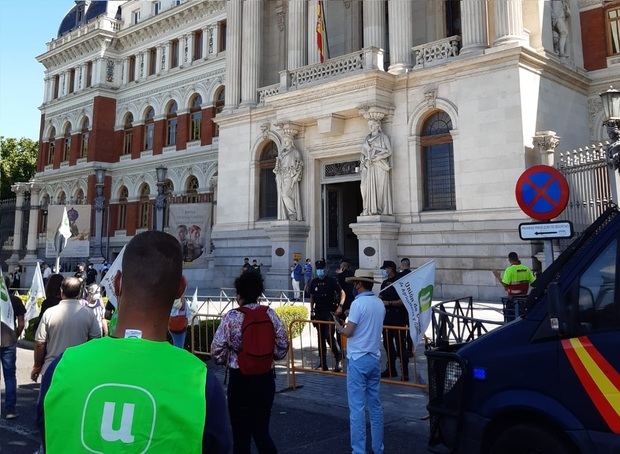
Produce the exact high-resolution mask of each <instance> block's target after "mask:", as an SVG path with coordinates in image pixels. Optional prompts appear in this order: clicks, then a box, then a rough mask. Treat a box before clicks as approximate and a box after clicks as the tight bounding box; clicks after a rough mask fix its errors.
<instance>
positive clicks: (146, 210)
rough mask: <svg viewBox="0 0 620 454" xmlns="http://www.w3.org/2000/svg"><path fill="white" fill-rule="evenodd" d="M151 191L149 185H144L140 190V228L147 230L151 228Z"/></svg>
mask: <svg viewBox="0 0 620 454" xmlns="http://www.w3.org/2000/svg"><path fill="white" fill-rule="evenodd" d="M149 194H150V190H149V187H148V185H146V184H144V185H142V188H141V189H140V225H139V228H141V229H146V228H149V214H150V207H151V204H150V201H149Z"/></svg>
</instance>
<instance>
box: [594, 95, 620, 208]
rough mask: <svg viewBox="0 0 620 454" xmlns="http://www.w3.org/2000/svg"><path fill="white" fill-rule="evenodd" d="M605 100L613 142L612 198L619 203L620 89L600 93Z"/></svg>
mask: <svg viewBox="0 0 620 454" xmlns="http://www.w3.org/2000/svg"><path fill="white" fill-rule="evenodd" d="M599 96H600V97H601V101H602V102H603V112H604V114H605V118H604V120H603V125H605V127H606V128H607V135H608V136H609V140H610V141H611V143H610V144H609V145H608V146H607V169H608V172H609V173H608V175H609V185H610V190H611V199H612V201H613V202H614V203H615V204H616V205H618V204H619V202H620V197H619V195H620V194H619V190H620V174H619V173H618V170H619V169H620V91H618V90H616V89H615V88H614V87H609V90H607V91H605V92H603V93H601V94H600V95H599Z"/></svg>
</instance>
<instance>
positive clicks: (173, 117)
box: [166, 101, 177, 146]
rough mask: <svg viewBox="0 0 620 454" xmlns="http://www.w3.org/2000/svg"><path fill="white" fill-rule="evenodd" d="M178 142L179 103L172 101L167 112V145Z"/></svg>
mask: <svg viewBox="0 0 620 454" xmlns="http://www.w3.org/2000/svg"><path fill="white" fill-rule="evenodd" d="M176 143H177V103H176V102H175V101H172V102H171V103H170V105H169V106H168V111H167V112H166V146H170V145H174V144H176Z"/></svg>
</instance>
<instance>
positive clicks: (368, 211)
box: [360, 109, 393, 216]
mask: <svg viewBox="0 0 620 454" xmlns="http://www.w3.org/2000/svg"><path fill="white" fill-rule="evenodd" d="M384 115H385V114H384V113H383V112H380V111H375V110H373V109H369V110H368V111H367V112H365V113H364V117H365V118H366V119H367V120H368V128H369V129H370V134H368V135H367V136H366V139H364V144H363V145H362V156H361V157H360V172H361V175H362V181H361V184H360V189H361V192H362V203H363V207H364V209H363V211H362V216H376V215H382V214H384V215H390V214H392V212H393V207H392V182H391V178H390V171H391V170H392V165H391V162H390V161H391V156H392V145H391V144H390V139H389V137H388V136H387V135H386V134H384V133H383V131H382V130H381V120H382V119H383V117H384Z"/></svg>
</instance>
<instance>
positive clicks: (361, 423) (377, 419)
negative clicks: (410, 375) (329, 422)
mask: <svg viewBox="0 0 620 454" xmlns="http://www.w3.org/2000/svg"><path fill="white" fill-rule="evenodd" d="M347 281H348V282H351V283H352V284H353V286H354V289H355V291H356V292H357V296H356V297H355V299H354V300H353V303H352V304H351V310H350V312H349V318H348V320H347V322H346V324H345V325H344V326H342V325H341V324H340V322H339V321H338V318H337V317H334V322H335V323H336V331H338V333H339V334H341V335H343V336H345V337H346V338H347V397H348V401H349V425H350V433H351V448H352V450H353V454H364V453H365V452H366V408H368V414H369V417H370V435H371V439H372V440H371V446H372V450H373V452H374V454H383V408H382V407H381V400H380V397H379V387H380V381H381V330H382V328H383V318H384V316H385V307H384V305H383V303H382V301H381V300H380V299H379V298H377V297H376V296H375V295H374V293H372V287H373V285H374V283H375V282H374V279H373V275H372V271H364V270H357V271H355V275H354V276H353V277H348V278H347Z"/></svg>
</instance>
